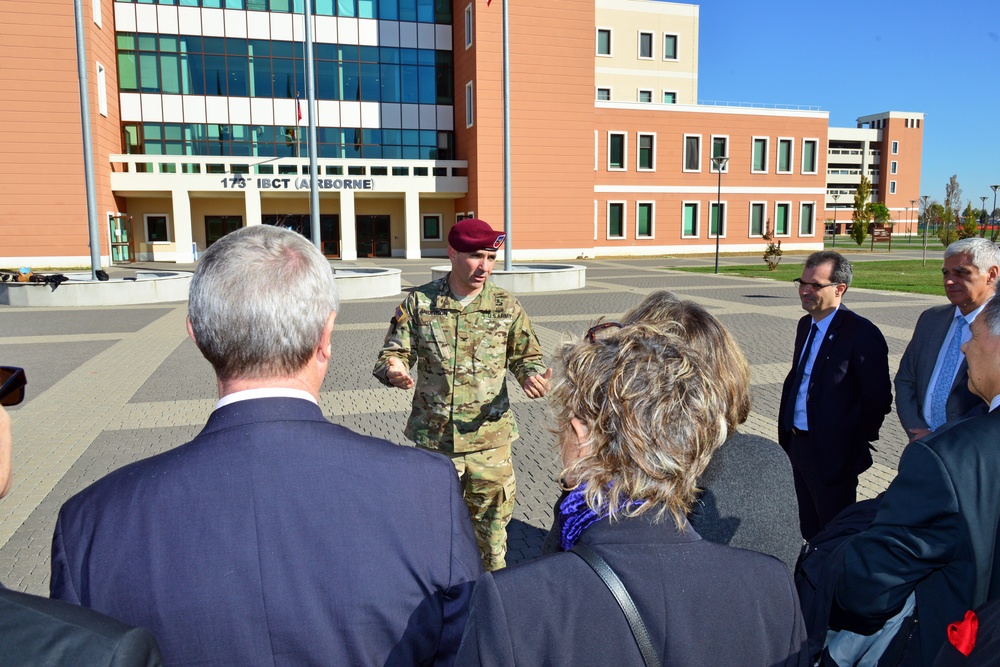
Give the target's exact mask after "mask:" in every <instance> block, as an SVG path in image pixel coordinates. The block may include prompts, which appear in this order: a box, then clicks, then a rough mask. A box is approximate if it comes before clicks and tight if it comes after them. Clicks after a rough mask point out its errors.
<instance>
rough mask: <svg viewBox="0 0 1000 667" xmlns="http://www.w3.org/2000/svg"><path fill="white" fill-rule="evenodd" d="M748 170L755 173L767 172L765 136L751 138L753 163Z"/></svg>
mask: <svg viewBox="0 0 1000 667" xmlns="http://www.w3.org/2000/svg"><path fill="white" fill-rule="evenodd" d="M750 171H752V172H753V173H756V174H766V173H767V137H754V138H753V164H752V165H751V166H750Z"/></svg>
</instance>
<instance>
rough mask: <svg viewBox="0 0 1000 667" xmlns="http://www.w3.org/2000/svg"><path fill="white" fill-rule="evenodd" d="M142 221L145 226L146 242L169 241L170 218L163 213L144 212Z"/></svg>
mask: <svg viewBox="0 0 1000 667" xmlns="http://www.w3.org/2000/svg"><path fill="white" fill-rule="evenodd" d="M142 221H143V225H144V226H145V228H146V243H169V242H170V218H169V217H168V216H167V215H166V214H165V213H146V214H145V215H143V216H142Z"/></svg>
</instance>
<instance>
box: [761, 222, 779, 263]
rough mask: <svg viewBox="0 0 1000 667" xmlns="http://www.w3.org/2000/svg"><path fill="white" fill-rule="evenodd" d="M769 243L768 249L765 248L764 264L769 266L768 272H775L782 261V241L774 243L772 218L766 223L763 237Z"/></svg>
mask: <svg viewBox="0 0 1000 667" xmlns="http://www.w3.org/2000/svg"><path fill="white" fill-rule="evenodd" d="M761 238H763V239H764V240H765V241H767V247H766V248H764V262H765V263H766V264H767V270H768V271H774V270H775V269H776V268H778V262H780V261H781V255H782V251H781V239H778V242H777V243H775V242H774V225H772V224H771V218H768V219H767V222H766V223H764V234H763V236H762V237H761Z"/></svg>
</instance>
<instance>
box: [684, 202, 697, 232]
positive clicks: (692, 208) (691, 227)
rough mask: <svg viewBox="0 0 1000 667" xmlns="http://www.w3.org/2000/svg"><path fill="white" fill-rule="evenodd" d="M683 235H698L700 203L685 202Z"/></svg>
mask: <svg viewBox="0 0 1000 667" xmlns="http://www.w3.org/2000/svg"><path fill="white" fill-rule="evenodd" d="M681 236H683V237H696V236H698V203H697V202H684V216H683V218H682V220H681Z"/></svg>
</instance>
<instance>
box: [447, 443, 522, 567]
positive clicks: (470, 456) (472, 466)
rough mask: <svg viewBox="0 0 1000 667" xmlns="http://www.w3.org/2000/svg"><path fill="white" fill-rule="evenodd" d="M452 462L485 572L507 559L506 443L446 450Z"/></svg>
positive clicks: (510, 499) (509, 467) (509, 481)
mask: <svg viewBox="0 0 1000 667" xmlns="http://www.w3.org/2000/svg"><path fill="white" fill-rule="evenodd" d="M446 456H448V458H450V459H451V460H452V462H453V463H454V464H455V469H456V470H457V471H458V479H459V481H460V482H461V484H462V496H463V497H464V498H465V504H466V505H468V506H469V514H470V515H471V517H472V526H473V528H474V529H475V532H476V542H477V543H478V544H479V553H480V555H481V556H482V558H483V569H484V570H486V571H487V572H492V571H494V570H499V569H501V568H503V567H504V566H505V565H506V564H507V563H506V560H505V557H506V555H507V524H508V523H510V519H511V517H512V516H513V515H514V491H515V484H514V463H513V461H512V460H511V457H510V445H504V446H502V447H494V448H493V449H484V450H482V451H479V452H466V453H464V454H446Z"/></svg>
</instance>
